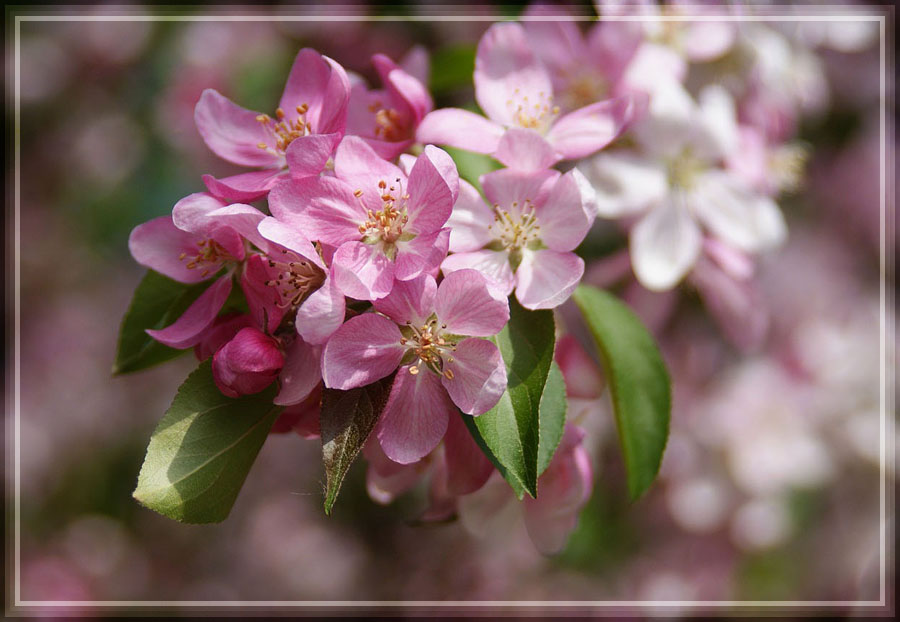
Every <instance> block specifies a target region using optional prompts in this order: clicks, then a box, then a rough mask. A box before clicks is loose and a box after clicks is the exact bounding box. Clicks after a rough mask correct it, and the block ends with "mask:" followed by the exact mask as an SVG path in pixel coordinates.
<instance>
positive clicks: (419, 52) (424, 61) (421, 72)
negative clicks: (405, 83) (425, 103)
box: [400, 45, 431, 84]
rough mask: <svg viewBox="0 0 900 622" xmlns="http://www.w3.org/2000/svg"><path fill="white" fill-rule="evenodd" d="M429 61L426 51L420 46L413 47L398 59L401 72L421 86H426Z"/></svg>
mask: <svg viewBox="0 0 900 622" xmlns="http://www.w3.org/2000/svg"><path fill="white" fill-rule="evenodd" d="M430 65H431V62H430V59H429V57H428V50H427V49H425V47H423V46H421V45H414V46H413V47H411V48H410V49H409V51H408V52H407V53H406V54H405V55H404V56H403V58H401V59H400V67H402V68H403V71H405V72H406V73H408V74H409V75H411V76H412V77H413V78H415V79H416V80H418V81H419V82H421V83H422V84H428V74H429V73H430Z"/></svg>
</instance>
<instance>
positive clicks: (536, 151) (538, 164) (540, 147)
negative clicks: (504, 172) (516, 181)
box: [494, 127, 560, 171]
mask: <svg viewBox="0 0 900 622" xmlns="http://www.w3.org/2000/svg"><path fill="white" fill-rule="evenodd" d="M494 157H495V158H497V159H498V160H499V161H500V162H502V163H503V164H505V165H506V166H508V167H510V168H514V169H517V170H520V171H539V170H543V169H546V168H549V167H551V166H553V165H554V164H556V163H557V162H558V161H559V159H560V158H559V156H558V155H556V152H555V150H554V149H553V146H552V145H551V144H550V143H548V142H547V140H546V139H545V138H544V137H543V136H541V135H540V134H539V133H538V132H536V131H535V130H531V129H525V128H521V127H511V128H509V129H508V130H506V133H505V134H504V135H503V138H501V139H500V144H498V145H497V151H496V152H494Z"/></svg>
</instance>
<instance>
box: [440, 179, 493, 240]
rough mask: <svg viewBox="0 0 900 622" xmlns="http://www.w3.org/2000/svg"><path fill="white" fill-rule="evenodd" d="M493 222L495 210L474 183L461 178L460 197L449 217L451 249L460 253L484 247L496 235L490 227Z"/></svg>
mask: <svg viewBox="0 0 900 622" xmlns="http://www.w3.org/2000/svg"><path fill="white" fill-rule="evenodd" d="M493 222H494V211H493V210H492V209H491V208H490V206H488V204H487V203H485V202H484V199H483V198H482V196H481V195H480V194H479V193H478V191H477V190H476V189H475V187H474V186H473V185H472V184H470V183H469V182H467V181H466V180H464V179H460V180H459V197H457V199H456V203H455V204H454V205H453V211H452V212H451V213H450V218H448V219H447V226H448V227H449V228H450V250H451V251H453V252H457V253H458V252H461V251H474V250H478V249H480V248H483V247H484V246H486V245H487V244H488V242H490V241H491V240H492V239H493V237H494V236H493V235H491V232H490V230H489V229H488V227H489V225H490V224H491V223H493Z"/></svg>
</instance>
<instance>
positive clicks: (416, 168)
mask: <svg viewBox="0 0 900 622" xmlns="http://www.w3.org/2000/svg"><path fill="white" fill-rule="evenodd" d="M407 193H408V194H409V199H408V201H407V205H408V208H407V209H408V213H409V223H408V225H407V226H408V227H409V229H410V231H414V232H416V233H430V232H432V231H437V230H438V229H440V228H441V227H443V226H444V223H445V222H447V218H449V217H450V212H451V210H452V209H453V204H454V203H455V202H456V197H457V196H458V195H459V174H458V173H457V171H456V164H455V163H454V162H453V159H452V158H451V157H450V156H449V155H447V152H446V151H443V150H441V149H438V148H437V147H435V146H433V145H427V146H426V147H425V150H424V151H423V152H422V155H420V156H419V157H418V158H417V159H416V163H415V164H414V165H413V167H412V171H410V173H409V184H408V187H407Z"/></svg>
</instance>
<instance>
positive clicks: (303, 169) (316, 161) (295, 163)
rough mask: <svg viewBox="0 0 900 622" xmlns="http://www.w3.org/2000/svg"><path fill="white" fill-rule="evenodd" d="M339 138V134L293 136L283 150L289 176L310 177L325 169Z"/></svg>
mask: <svg viewBox="0 0 900 622" xmlns="http://www.w3.org/2000/svg"><path fill="white" fill-rule="evenodd" d="M340 140H341V135H340V134H337V133H333V134H310V135H309V136H301V137H299V138H295V139H294V140H292V141H291V144H290V145H288V148H287V150H286V151H285V152H284V157H285V159H286V160H287V164H288V170H289V171H290V172H291V177H296V178H300V177H310V176H314V175H318V174H319V173H321V172H322V171H323V170H325V165H326V164H327V163H328V158H330V157H331V156H332V155H333V154H334V149H335V147H337V145H338V143H339V142H340Z"/></svg>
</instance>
